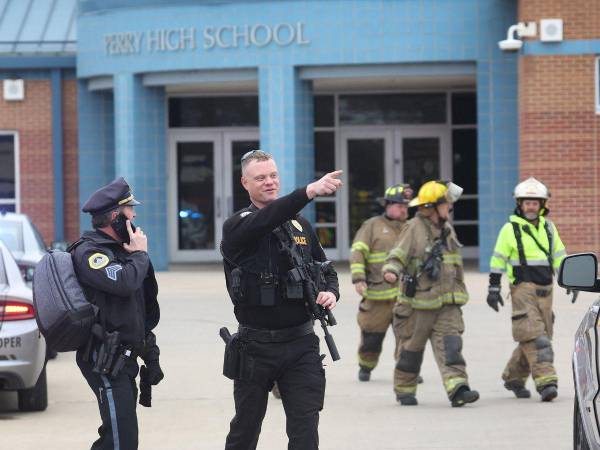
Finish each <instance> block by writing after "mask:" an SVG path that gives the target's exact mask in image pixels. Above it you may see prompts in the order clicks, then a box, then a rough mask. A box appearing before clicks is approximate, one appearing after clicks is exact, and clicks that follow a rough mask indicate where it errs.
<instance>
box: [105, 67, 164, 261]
mask: <svg viewBox="0 0 600 450" xmlns="http://www.w3.org/2000/svg"><path fill="white" fill-rule="evenodd" d="M114 93H115V94H114V95H115V173H116V175H117V176H123V177H124V178H125V179H126V180H127V182H128V183H129V185H130V186H131V188H132V191H133V193H134V195H135V196H136V198H138V199H139V200H140V201H141V202H142V205H141V206H138V207H136V212H137V214H138V217H137V218H136V223H137V224H138V225H139V226H141V227H142V228H143V229H144V231H145V232H146V234H147V235H148V242H149V254H150V256H151V258H152V261H153V263H154V267H155V268H156V269H157V270H164V269H166V268H167V267H168V262H169V258H168V245H167V242H168V239H167V238H166V236H167V214H166V212H167V169H166V167H167V154H166V114H165V112H166V102H165V92H164V88H148V87H145V86H143V85H142V82H141V78H140V77H139V76H137V75H133V74H118V75H116V76H115V77H114Z"/></svg>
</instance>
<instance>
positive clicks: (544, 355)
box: [502, 282, 558, 392]
mask: <svg viewBox="0 0 600 450" xmlns="http://www.w3.org/2000/svg"><path fill="white" fill-rule="evenodd" d="M510 293H511V298H512V335H513V339H514V340H515V341H516V342H518V345H517V347H516V348H515V350H514V351H513V353H512V355H511V357H510V359H509V361H508V364H507V365H506V368H505V369H504V372H503V373H502V379H503V380H504V383H505V386H506V387H507V388H519V387H523V386H525V382H526V381H527V378H528V377H529V375H531V376H532V378H533V381H534V382H535V387H536V389H537V391H538V392H541V391H542V389H544V388H545V387H546V386H548V385H554V386H557V385H558V377H557V375H556V370H555V369H554V365H553V363H554V351H553V349H552V334H553V328H554V323H553V322H554V317H553V313H552V285H548V286H540V285H537V284H534V283H527V282H523V283H519V284H517V285H516V286H511V287H510Z"/></svg>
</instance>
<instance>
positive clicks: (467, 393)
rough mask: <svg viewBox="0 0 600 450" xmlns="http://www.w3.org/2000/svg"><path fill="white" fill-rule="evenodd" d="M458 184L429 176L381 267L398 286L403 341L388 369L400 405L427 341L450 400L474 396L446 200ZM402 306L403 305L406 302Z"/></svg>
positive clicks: (397, 317) (463, 292)
mask: <svg viewBox="0 0 600 450" xmlns="http://www.w3.org/2000/svg"><path fill="white" fill-rule="evenodd" d="M462 191H463V190H462V188H461V187H459V186H457V185H455V184H454V183H452V182H449V181H429V182H427V183H425V184H424V185H423V186H422V187H421V189H419V194H418V196H417V197H416V198H415V199H413V200H412V201H411V202H410V205H409V206H416V207H418V211H417V213H416V215H415V217H414V218H413V219H411V220H410V221H409V222H408V223H407V225H406V228H405V229H404V230H403V231H402V234H401V236H400V239H399V241H398V244H397V246H396V247H395V248H394V249H393V250H392V251H391V252H390V253H389V255H388V257H387V258H386V261H385V265H384V266H383V272H384V278H385V280H386V281H387V282H388V283H395V282H396V281H397V280H398V279H399V277H400V276H402V277H403V289H402V292H401V293H400V295H399V299H398V304H397V305H396V307H395V308H394V329H395V330H404V332H405V333H406V334H405V336H406V337H407V338H408V340H407V341H406V342H405V343H404V344H403V345H402V348H401V349H400V355H399V356H400V357H399V358H398V361H397V363H396V368H395V371H394V391H395V393H396V399H397V400H398V402H399V403H400V404H401V405H416V404H417V398H416V391H417V379H418V376H419V372H420V371H421V364H422V362H423V352H424V350H425V345H426V344H427V341H428V340H430V341H431V346H432V348H433V354H434V356H435V360H436V363H437V365H438V367H439V369H440V372H441V374H442V379H443V383H444V387H445V389H446V393H447V395H448V398H449V399H450V402H451V405H452V406H455V407H458V406H463V405H465V404H467V403H473V402H475V401H477V400H478V399H479V393H478V392H477V391H474V390H471V389H470V387H469V380H468V376H467V371H466V367H465V366H466V363H465V360H464V358H463V355H462V337H461V335H462V333H463V332H464V322H463V317H462V310H461V307H462V305H464V304H465V303H467V301H468V294H467V289H466V287H465V283H464V274H463V262H462V256H461V254H460V247H461V244H460V243H459V241H458V239H457V237H456V233H455V232H454V228H453V227H452V225H450V223H449V218H450V213H451V211H452V204H453V203H454V202H456V201H457V200H458V198H459V197H460V195H461V194H462ZM407 306H408V307H407Z"/></svg>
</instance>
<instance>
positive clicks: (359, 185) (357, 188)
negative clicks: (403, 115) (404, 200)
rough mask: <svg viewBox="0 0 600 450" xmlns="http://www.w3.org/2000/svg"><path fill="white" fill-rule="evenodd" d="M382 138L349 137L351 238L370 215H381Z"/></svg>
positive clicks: (382, 180)
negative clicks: (378, 202) (379, 212)
mask: <svg viewBox="0 0 600 450" xmlns="http://www.w3.org/2000/svg"><path fill="white" fill-rule="evenodd" d="M384 149H385V141H384V140H383V139H348V171H349V174H348V181H349V182H348V189H349V205H348V206H349V208H348V209H349V221H350V237H351V239H352V238H353V237H354V234H355V233H356V232H357V231H358V229H359V228H360V225H361V224H362V223H363V222H364V221H365V220H366V219H368V218H369V217H372V216H374V215H376V214H378V211H379V207H378V204H377V202H376V199H377V197H379V196H381V195H382V193H383V191H384V181H385V180H384V178H385V177H384V176H383V174H384V173H385V170H384V165H383V162H384Z"/></svg>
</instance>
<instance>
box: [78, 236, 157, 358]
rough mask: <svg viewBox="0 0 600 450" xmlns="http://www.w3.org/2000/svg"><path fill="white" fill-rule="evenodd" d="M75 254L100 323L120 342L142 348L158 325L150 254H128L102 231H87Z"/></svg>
mask: <svg viewBox="0 0 600 450" xmlns="http://www.w3.org/2000/svg"><path fill="white" fill-rule="evenodd" d="M82 239H83V242H82V243H81V244H80V245H78V246H77V247H76V248H75V250H74V252H73V266H74V268H75V273H76V274H77V279H78V280H79V282H80V283H81V285H82V287H83V289H84V291H85V294H86V297H87V298H88V300H89V301H90V302H91V303H93V304H95V305H96V306H98V307H99V309H100V312H99V318H100V323H104V324H105V326H106V329H107V331H110V332H112V331H119V332H120V334H121V342H122V343H123V344H131V345H134V346H135V347H139V346H140V344H142V343H143V341H144V339H145V337H146V335H147V334H148V333H149V332H150V331H151V330H152V329H153V328H154V327H155V326H156V325H157V324H158V321H159V318H160V309H159V306H158V301H157V295H158V285H157V283H156V278H155V276H154V269H153V268H152V263H151V262H150V257H149V256H148V253H146V252H142V251H135V252H132V253H129V252H128V251H127V250H125V249H124V248H123V245H122V244H121V243H119V242H117V241H115V240H114V239H113V238H111V237H110V236H109V235H107V234H106V233H103V232H102V231H100V230H96V231H86V232H85V233H84V234H83V236H82Z"/></svg>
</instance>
